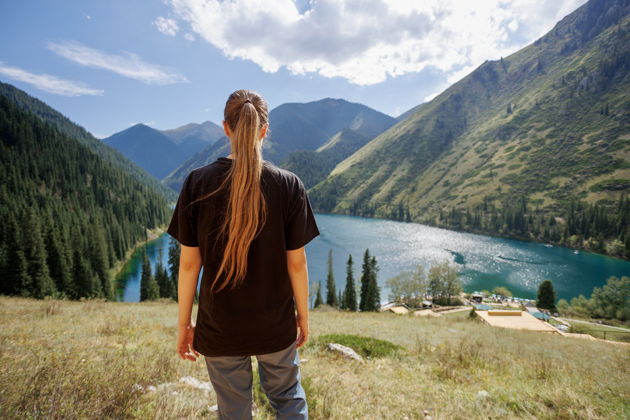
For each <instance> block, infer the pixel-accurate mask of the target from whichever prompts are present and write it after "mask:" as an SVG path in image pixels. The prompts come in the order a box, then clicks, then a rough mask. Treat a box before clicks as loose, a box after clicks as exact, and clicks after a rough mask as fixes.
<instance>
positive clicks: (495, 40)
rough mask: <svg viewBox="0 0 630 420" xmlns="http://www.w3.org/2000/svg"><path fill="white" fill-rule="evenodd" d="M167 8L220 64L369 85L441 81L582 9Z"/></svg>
mask: <svg viewBox="0 0 630 420" xmlns="http://www.w3.org/2000/svg"><path fill="white" fill-rule="evenodd" d="M167 1H168V2H170V5H171V8H172V11H173V12H174V14H175V15H177V16H178V17H179V18H180V19H181V20H183V21H186V22H188V23H189V24H190V27H191V29H192V30H193V31H194V32H195V33H196V34H197V35H199V36H200V37H201V38H203V39H205V40H206V41H207V42H209V43H211V44H212V45H214V46H215V47H217V48H218V49H220V50H221V51H222V52H223V54H224V55H225V56H227V57H228V58H242V59H246V60H250V61H252V62H254V63H256V64H258V65H259V66H260V67H261V68H262V69H263V70H264V71H266V72H276V71H278V70H279V69H280V68H281V67H284V68H286V69H288V70H289V71H290V72H291V73H293V74H305V73H318V74H320V75H322V76H325V77H342V78H345V79H347V80H349V81H350V82H352V83H355V84H359V85H370V84H375V83H379V82H382V81H384V80H386V79H387V78H388V77H395V76H399V75H402V74H405V73H410V72H418V71H420V70H422V69H424V68H425V67H427V66H430V67H433V68H435V69H438V70H441V71H443V72H445V73H446V74H447V75H450V74H451V73H454V72H458V71H459V70H460V69H462V68H475V67H477V66H478V65H479V64H481V63H482V62H483V61H485V60H486V59H498V58H499V57H500V56H506V55H509V54H510V53H512V52H514V51H516V50H518V49H519V48H521V47H523V46H525V45H526V44H528V43H530V42H533V41H534V40H535V39H536V38H537V37H539V36H541V35H542V34H543V33H545V32H546V31H548V30H549V29H551V27H553V25H554V23H555V22H556V21H557V20H559V19H560V18H562V17H563V16H564V14H566V13H569V12H571V11H572V10H573V9H575V8H576V7H577V6H579V5H580V4H582V3H584V1H585V0H543V1H542V2H541V1H540V0H482V1H478V2H472V1H461V0H460V1H457V0H430V1H429V0H427V1H422V2H420V1H415V2H412V1H407V2H403V1H397V0H318V1H312V2H308V7H303V6H304V5H303V4H302V3H304V1H302V2H301V3H300V2H299V1H298V3H297V4H296V3H295V2H294V1H292V0H233V1H220V0H167ZM300 4H302V6H300ZM515 40H516V41H515Z"/></svg>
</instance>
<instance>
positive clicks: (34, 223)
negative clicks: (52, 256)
mask: <svg viewBox="0 0 630 420" xmlns="http://www.w3.org/2000/svg"><path fill="white" fill-rule="evenodd" d="M23 226H24V227H25V228H24V230H23V233H24V249H25V250H26V253H25V256H26V261H27V263H28V272H29V275H30V277H31V280H32V283H31V290H30V291H29V295H31V296H34V297H36V298H38V299H41V298H43V297H44V296H54V295H55V294H56V291H57V290H56V288H55V283H54V281H53V279H52V278H51V277H50V271H49V270H48V261H47V260H48V255H47V253H46V247H45V245H44V239H43V237H42V231H41V224H40V223H39V214H37V213H36V212H35V210H33V209H32V208H31V209H30V211H29V213H28V215H27V214H25V217H24V219H23Z"/></svg>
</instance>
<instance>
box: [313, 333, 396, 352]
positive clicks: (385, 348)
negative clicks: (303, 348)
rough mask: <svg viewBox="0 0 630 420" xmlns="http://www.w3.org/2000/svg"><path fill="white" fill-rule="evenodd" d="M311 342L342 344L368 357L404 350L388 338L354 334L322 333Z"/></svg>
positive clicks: (323, 344) (318, 344)
mask: <svg viewBox="0 0 630 420" xmlns="http://www.w3.org/2000/svg"><path fill="white" fill-rule="evenodd" d="M311 343H312V344H313V345H315V346H318V347H325V346H327V345H328V343H337V344H341V345H343V346H346V347H350V348H351V349H353V350H354V351H356V352H357V353H358V354H359V355H361V356H363V357H368V358H376V357H387V356H393V355H396V354H398V353H400V352H402V351H403V350H404V347H402V346H399V345H398V344H394V343H392V342H390V341H387V340H380V339H378V338H373V337H365V336H361V335H354V334H326V335H320V336H318V337H316V338H315V339H313V340H311Z"/></svg>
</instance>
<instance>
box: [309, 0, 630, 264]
mask: <svg viewBox="0 0 630 420" xmlns="http://www.w3.org/2000/svg"><path fill="white" fill-rule="evenodd" d="M628 92H630V2H629V1H627V0H615V1H608V2H598V1H591V2H589V3H587V4H585V5H584V6H582V7H580V8H579V9H577V10H576V11H575V12H573V13H572V14H570V15H568V16H567V17H565V18H564V19H563V20H562V21H560V22H559V23H558V24H557V25H556V26H555V27H554V28H553V29H552V30H551V31H550V32H549V33H548V34H546V35H545V36H543V37H542V38H541V39H539V40H537V41H536V42H534V43H533V44H531V45H529V46H527V47H525V48H523V49H522V50H520V51H518V52H516V53H514V54H512V55H510V56H509V57H504V58H501V59H500V60H496V61H486V62H485V63H483V64H482V65H481V66H479V67H478V68H477V69H476V70H474V71H473V72H472V73H471V74H469V75H468V76H466V77H465V78H463V79H462V80H460V81H459V82H457V83H455V84H454V85H452V86H451V87H450V88H448V89H447V90H446V91H444V92H443V93H442V94H440V95H439V96H437V97H436V98H435V99H433V100H432V101H430V102H428V103H426V104H424V105H422V106H419V107H416V108H414V109H412V110H411V111H410V113H409V114H408V116H407V118H405V119H404V120H402V121H400V122H399V123H397V124H396V125H395V126H393V127H391V128H390V129H389V130H387V131H385V132H384V133H382V134H381V135H380V136H378V137H376V138H375V139H373V140H372V141H370V142H369V143H368V144H367V145H365V146H364V147H362V148H361V149H359V150H358V151H357V152H356V153H354V154H352V155H351V156H350V157H348V158H347V159H345V160H343V161H342V162H340V163H339V164H338V165H337V166H336V167H335V168H334V169H333V170H332V171H331V173H330V175H329V176H328V177H327V179H325V180H324V181H322V182H320V183H319V184H318V185H316V186H315V187H313V188H312V189H311V190H310V192H311V196H312V201H313V203H314V205H315V207H316V209H317V210H318V211H323V212H336V213H347V214H356V215H365V216H376V217H391V218H397V219H402V220H412V221H416V222H421V223H428V224H433V225H439V226H446V227H451V228H456V229H464V230H470V231H476V232H483V233H490V234H497V235H502V236H513V237H518V238H523V239H536V240H544V241H549V242H556V243H561V244H566V245H570V246H576V247H584V248H586V249H591V250H595V251H599V252H606V253H609V254H612V255H619V256H624V257H628V256H630V230H629V229H628V223H627V220H628V217H630V206H628V203H627V200H626V199H625V197H622V195H623V194H624V193H626V192H627V191H628V190H629V189H630V164H629V161H628V158H629V156H630V150H629V148H630V96H629V95H628Z"/></svg>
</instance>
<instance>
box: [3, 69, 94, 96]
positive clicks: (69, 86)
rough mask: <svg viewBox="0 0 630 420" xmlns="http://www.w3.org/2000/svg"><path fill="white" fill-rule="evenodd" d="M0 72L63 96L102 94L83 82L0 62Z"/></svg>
mask: <svg viewBox="0 0 630 420" xmlns="http://www.w3.org/2000/svg"><path fill="white" fill-rule="evenodd" d="M0 74H3V75H5V76H6V77H8V78H10V79H13V80H17V81H20V82H24V83H28V84H30V85H33V86H35V87H36V88H37V89H40V90H43V91H45V92H49V93H54V94H55V95H63V96H81V95H102V94H103V91H102V90H100V89H92V88H90V87H88V86H86V85H85V84H84V83H81V82H75V81H72V80H64V79H60V78H58V77H56V76H51V75H50V74H46V73H42V74H35V73H31V72H29V71H26V70H22V69H20V68H17V67H12V66H7V65H5V64H4V63H2V62H0Z"/></svg>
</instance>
